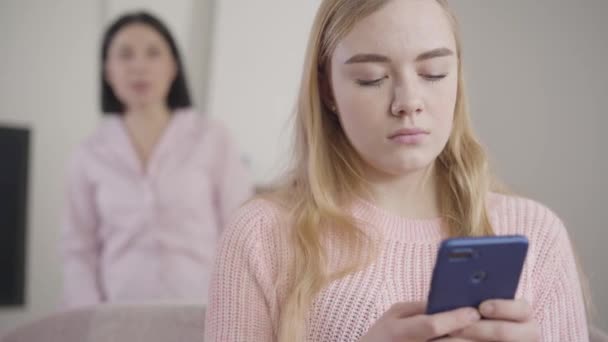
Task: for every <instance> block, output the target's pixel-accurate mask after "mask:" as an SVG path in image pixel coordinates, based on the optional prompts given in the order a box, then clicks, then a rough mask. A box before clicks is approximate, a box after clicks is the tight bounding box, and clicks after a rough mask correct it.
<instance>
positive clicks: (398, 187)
mask: <svg viewBox="0 0 608 342" xmlns="http://www.w3.org/2000/svg"><path fill="white" fill-rule="evenodd" d="M370 190H371V195H372V199H373V201H374V202H375V204H376V205H377V206H379V207H381V208H383V209H385V210H387V211H389V212H392V213H394V214H397V215H399V216H403V217H407V218H412V219H428V218H436V217H439V216H440V210H439V202H438V198H437V179H436V175H435V169H434V167H432V166H429V167H427V168H425V169H423V170H416V171H412V172H409V173H407V174H404V175H399V176H387V175H383V176H380V175H376V176H375V177H372V180H371V181H370Z"/></svg>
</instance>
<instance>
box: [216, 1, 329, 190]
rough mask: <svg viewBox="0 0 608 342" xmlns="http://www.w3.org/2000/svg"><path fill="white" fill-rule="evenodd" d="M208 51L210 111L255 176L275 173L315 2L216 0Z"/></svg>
mask: <svg viewBox="0 0 608 342" xmlns="http://www.w3.org/2000/svg"><path fill="white" fill-rule="evenodd" d="M215 6H216V11H215V22H216V25H215V27H214V30H213V48H212V50H211V54H212V55H211V63H212V68H211V74H210V81H209V82H210V83H209V106H208V111H209V114H211V115H213V116H215V117H218V118H220V119H221V120H223V121H225V122H226V123H227V124H228V125H229V126H230V128H231V130H232V133H233V135H234V137H235V139H236V140H237V142H238V145H239V147H240V148H241V149H242V151H243V152H244V153H245V155H246V157H247V159H248V161H249V162H250V165H251V168H252V171H253V173H254V177H255V180H256V181H257V182H259V183H266V182H268V181H271V180H272V179H273V178H274V177H275V176H277V175H278V174H279V170H280V169H281V167H282V166H283V164H282V159H284V157H285V155H286V153H287V151H288V147H289V142H290V141H291V140H290V134H289V131H288V128H289V125H287V118H288V117H289V115H290V114H291V111H292V109H293V106H294V103H295V95H296V91H297V89H298V83H299V78H300V72H301V70H302V64H303V62H304V49H305V47H306V42H307V39H308V32H309V29H310V26H311V25H312V19H313V16H314V12H315V10H316V8H317V6H318V1H310V0H307V1H285V0H259V1H240V0H221V1H218V2H217V3H216V5H215Z"/></svg>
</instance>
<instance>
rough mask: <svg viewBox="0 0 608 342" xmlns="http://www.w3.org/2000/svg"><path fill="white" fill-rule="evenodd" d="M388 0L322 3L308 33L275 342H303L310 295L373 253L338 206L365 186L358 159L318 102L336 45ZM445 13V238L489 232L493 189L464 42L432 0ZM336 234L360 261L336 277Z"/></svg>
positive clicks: (282, 190) (286, 193) (286, 189)
mask: <svg viewBox="0 0 608 342" xmlns="http://www.w3.org/2000/svg"><path fill="white" fill-rule="evenodd" d="M389 1H390V0H323V1H322V3H321V5H320V8H319V10H318V12H317V16H316V18H315V21H314V25H313V27H312V31H311V34H310V38H309V42H308V48H307V53H306V57H305V62H304V71H303V74H302V80H301V84H300V91H299V96H298V101H297V107H296V110H295V121H294V123H295V132H294V133H295V146H294V149H295V151H294V161H293V167H292V169H291V171H290V173H289V174H288V177H287V179H286V181H285V183H284V184H283V185H282V186H280V187H279V189H278V190H277V192H276V193H275V194H276V195H277V196H278V197H280V198H281V200H280V201H281V203H282V204H281V205H282V206H284V205H285V203H287V206H288V208H289V210H290V211H289V220H290V222H291V223H292V226H293V232H292V237H293V240H292V241H291V243H292V244H293V246H291V247H293V250H294V262H293V265H292V267H293V269H292V270H291V272H289V273H290V274H293V275H294V277H295V279H293V282H292V284H290V287H289V291H288V294H287V299H286V302H285V303H284V305H283V307H282V310H281V315H280V323H279V340H280V341H301V340H303V339H304V337H305V336H304V334H303V333H304V331H305V322H306V318H307V312H308V310H309V308H310V305H311V302H312V298H314V296H315V295H316V294H317V293H318V292H319V291H320V290H321V289H322V288H323V286H325V285H326V284H327V283H328V282H329V281H331V280H333V279H336V278H339V277H341V276H344V275H346V274H349V273H351V272H354V271H356V270H358V269H360V268H361V267H364V266H365V263H366V261H369V260H368V257H369V255H368V256H367V257H365V256H363V255H362V253H357V252H354V251H362V250H370V248H372V247H373V246H372V244H371V240H370V239H369V237H368V236H366V235H365V234H364V233H363V232H362V231H361V230H360V229H359V228H358V227H357V224H356V222H354V221H353V218H352V217H351V216H350V215H349V214H348V213H346V212H344V210H343V209H342V205H341V204H344V203H345V201H348V200H349V199H352V198H353V197H354V196H356V195H358V194H361V192H362V191H364V188H365V185H364V184H365V182H364V181H363V177H362V172H361V170H362V161H361V159H360V157H359V155H358V154H357V152H356V151H355V150H354V148H353V147H352V146H351V144H350V143H349V141H348V139H347V138H346V135H345V133H344V131H343V130H342V127H341V126H340V123H339V121H338V120H337V119H336V117H335V115H334V114H333V113H332V111H331V109H330V108H328V106H327V105H326V104H325V103H324V101H323V99H322V96H323V95H322V89H327V88H329V86H328V85H327V86H326V87H325V88H323V87H322V85H321V82H322V80H323V78H324V77H323V76H322V75H323V73H324V72H325V71H326V67H327V64H328V62H329V60H330V58H331V56H332V54H333V51H334V49H335V48H336V45H337V44H338V42H339V41H340V40H341V39H342V38H343V37H344V36H345V35H346V34H347V33H348V32H349V31H350V30H351V29H352V28H353V26H354V25H355V24H356V23H357V22H358V21H360V20H361V19H363V18H365V17H366V16H368V15H370V14H372V13H373V12H375V11H377V10H378V9H380V8H381V7H382V6H384V5H385V4H386V3H388V2H389ZM435 1H437V2H438V3H439V4H440V5H441V6H442V7H443V8H444V9H445V10H446V14H447V15H448V17H449V19H450V21H451V23H452V26H453V30H454V35H455V37H456V41H457V50H458V51H457V55H458V61H459V62H458V63H459V66H458V75H459V76H458V77H459V80H458V94H457V100H456V107H455V113H454V123H453V130H452V132H451V136H450V138H449V140H448V143H447V145H446V147H445V149H444V150H443V151H442V152H441V154H440V155H439V157H438V158H437V160H436V162H435V170H436V173H437V177H438V184H439V186H438V191H439V192H440V193H441V196H439V197H440V198H441V203H440V209H441V212H442V218H443V219H444V220H443V221H444V223H445V227H446V230H447V233H448V234H449V235H450V236H481V235H491V234H493V231H492V228H491V226H490V222H489V219H488V214H487V212H486V207H485V203H486V194H487V193H488V191H489V190H490V189H489V188H490V179H491V177H490V173H489V172H488V167H487V160H486V156H485V153H484V151H483V149H482V147H481V145H480V144H479V143H478V141H477V139H476V138H475V136H474V135H473V131H472V127H471V123H470V118H469V113H468V110H467V103H466V97H465V89H464V80H463V76H462V58H461V52H460V50H461V41H460V37H459V32H458V28H457V24H456V20H455V17H454V16H453V14H452V12H451V11H450V10H449V8H448V5H447V1H446V0H435ZM330 234H331V235H332V236H339V237H340V241H339V243H340V245H339V247H340V248H344V249H345V250H346V251H352V253H349V254H350V255H356V256H358V257H359V258H358V259H355V260H353V262H352V264H350V265H345V266H344V268H343V269H341V270H340V271H339V272H337V273H332V274H329V273H328V270H327V269H326V265H327V263H326V261H327V257H326V255H327V253H326V250H325V248H324V238H325V237H327V236H328V235H330Z"/></svg>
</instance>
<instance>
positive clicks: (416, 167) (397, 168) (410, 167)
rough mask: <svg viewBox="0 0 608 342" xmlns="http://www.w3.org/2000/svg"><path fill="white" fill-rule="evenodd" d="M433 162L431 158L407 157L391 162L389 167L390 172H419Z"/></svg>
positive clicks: (397, 173)
mask: <svg viewBox="0 0 608 342" xmlns="http://www.w3.org/2000/svg"><path fill="white" fill-rule="evenodd" d="M433 162H434V159H432V158H407V159H404V160H401V161H399V162H398V163H397V164H393V165H391V167H390V170H391V172H390V173H391V174H394V175H396V176H397V175H405V174H408V173H412V172H419V171H423V170H425V169H427V168H429V167H430V166H431V165H432V164H433Z"/></svg>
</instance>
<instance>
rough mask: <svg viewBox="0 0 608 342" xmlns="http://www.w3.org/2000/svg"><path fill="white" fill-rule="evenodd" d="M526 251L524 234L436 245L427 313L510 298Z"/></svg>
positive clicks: (476, 238)
mask: <svg viewBox="0 0 608 342" xmlns="http://www.w3.org/2000/svg"><path fill="white" fill-rule="evenodd" d="M527 252H528V239H527V238H526V237H525V236H520V235H513V236H489V237H473V238H454V239H448V240H445V241H443V243H442V244H441V247H440V248H439V253H438V255H437V261H436V263H435V269H434V270H433V279H432V281H431V291H430V293H429V298H428V306H427V313H428V314H434V313H438V312H443V311H449V310H453V309H458V308H461V307H475V308H476V307H478V306H479V305H480V304H481V303H482V302H483V301H485V300H488V299H513V298H514V296H515V292H516V291H517V286H518V284H519V277H520V275H521V270H522V267H523V264H524V261H525V259H526V254H527Z"/></svg>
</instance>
